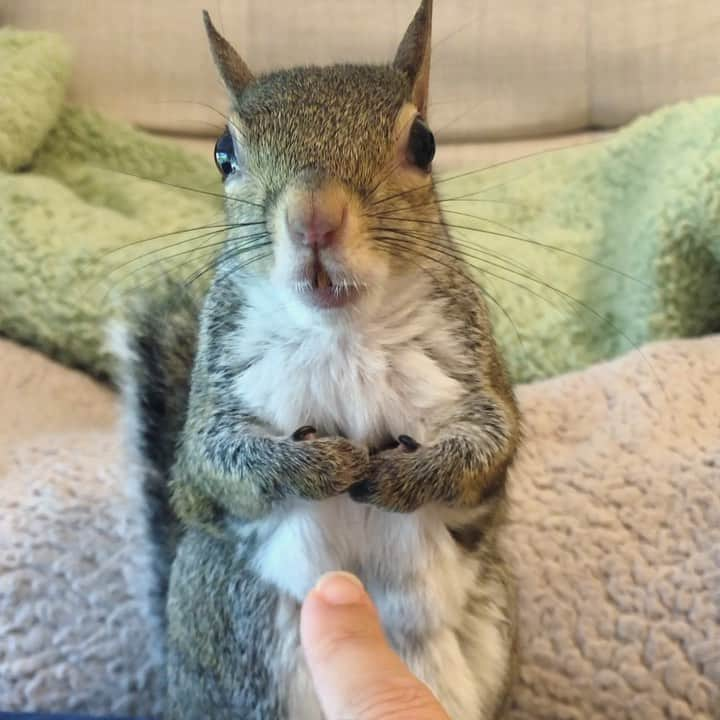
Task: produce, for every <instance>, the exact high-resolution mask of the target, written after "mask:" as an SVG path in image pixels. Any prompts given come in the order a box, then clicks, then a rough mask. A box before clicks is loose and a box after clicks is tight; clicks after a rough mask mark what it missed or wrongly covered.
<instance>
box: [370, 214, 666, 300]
mask: <svg viewBox="0 0 720 720" xmlns="http://www.w3.org/2000/svg"><path fill="white" fill-rule="evenodd" d="M445 212H449V213H455V214H461V215H465V216H467V217H475V216H474V215H471V214H469V213H458V212H457V211H453V210H447V211H445ZM374 217H379V218H383V219H385V220H395V221H400V222H407V223H421V224H423V225H435V226H440V227H447V228H450V229H454V230H468V231H471V232H479V233H483V234H485V235H493V236H495V237H501V238H507V239H510V240H518V241H519V242H524V243H528V244H530V245H534V246H536V247H540V248H543V249H545V250H552V251H554V252H558V253H562V254H563V255H568V256H570V257H574V258H576V259H578V260H582V261H584V262H587V263H589V264H591V265H595V266H596V267H598V268H602V269H603V270H607V271H608V272H613V273H616V274H617V275H620V276H621V277H624V278H626V279H627V280H631V281H633V282H635V283H637V284H638V285H642V286H643V287H645V288H647V289H648V290H654V289H655V286H654V285H653V284H651V283H648V282H646V281H645V280H641V279H640V278H636V277H634V276H632V275H630V274H628V273H626V272H624V271H622V270H618V269H617V268H614V267H612V266H610V265H606V264H605V263H603V262H600V260H595V259H594V258H589V257H586V256H585V255H581V254H580V253H576V252H575V251H574V250H568V249H567V248H563V247H560V246H559V245H550V244H549V243H544V242H541V241H540V240H533V239H532V238H528V237H524V236H522V235H512V234H510V233H502V232H498V231H495V230H487V229H485V228H478V227H472V226H470V225H458V224H456V223H446V222H443V221H439V220H423V219H419V218H402V217H397V216H393V215H384V214H379V213H378V214H376V215H375V216H374Z"/></svg>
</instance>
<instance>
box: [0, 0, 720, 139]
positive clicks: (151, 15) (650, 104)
mask: <svg viewBox="0 0 720 720" xmlns="http://www.w3.org/2000/svg"><path fill="white" fill-rule="evenodd" d="M416 4H417V0H394V1H393V2H387V0H362V2H361V1H360V0H348V1H347V2H345V3H338V2H330V0H305V1H304V2H301V3H299V2H293V1H290V0H243V1H242V2H236V1H234V0H233V1H232V2H230V1H224V0H213V1H212V2H209V1H208V0H183V2H173V1H172V0H153V1H152V2H147V0H124V1H123V2H97V1H96V0H72V2H60V1H58V0H22V1H18V0H0V22H4V23H10V24H13V25H17V26H19V27H25V28H43V29H52V30H58V31H60V32H62V33H63V34H64V35H65V36H66V37H67V38H68V39H69V40H70V42H71V43H72V45H73V46H74V48H75V52H76V70H75V73H74V76H73V85H72V96H73V98H74V99H76V100H79V101H82V102H87V103H90V104H91V105H94V106H96V107H98V108H100V109H102V110H105V111H108V112H110V113H112V114H114V115H116V116H120V117H123V118H126V119H128V120H130V121H131V122H134V123H137V124H139V125H141V126H144V127H146V128H149V129H153V130H159V131H172V132H176V133H182V134H188V133H195V134H200V135H209V134H213V133H214V132H215V130H214V127H218V126H220V125H221V124H222V117H221V116H220V115H219V114H218V113H216V112H215V111H213V110H210V109H208V108H206V107H203V105H202V104H203V103H207V104H209V105H212V106H214V107H215V108H216V109H217V110H218V111H220V113H222V112H223V111H224V108H225V105H226V101H225V97H224V93H223V90H222V88H221V87H220V84H219V82H218V81H217V79H216V76H215V72H214V70H213V68H212V63H211V61H210V57H209V55H208V51H207V48H206V46H205V38H204V33H203V29H202V23H201V18H200V11H201V8H202V7H205V6H207V7H209V9H210V11H211V12H212V14H213V16H214V18H215V20H216V21H217V23H218V25H219V27H220V28H221V29H222V30H223V31H224V32H225V33H226V34H227V35H228V36H229V37H230V38H231V39H232V41H233V42H234V43H235V44H236V45H237V47H238V48H239V49H240V50H241V52H242V53H243V54H244V55H245V57H246V59H247V60H248V62H249V63H250V64H251V66H252V67H253V68H254V69H255V70H256V71H264V70H269V69H271V68H274V67H278V66H281V65H288V64H294V63H303V62H306V63H308V62H312V63H328V62H332V61H336V60H350V61H384V60H387V59H390V57H391V56H392V53H393V51H394V49H395V46H396V44H397V42H398V39H399V38H400V36H401V34H402V32H403V29H404V27H405V25H406V24H407V22H408V20H409V18H410V17H411V15H412V13H413V11H414V9H415V6H416ZM713 20H715V21H718V20H720V4H719V3H718V2H717V0H693V1H692V2H685V3H683V2H679V1H678V2H668V0H643V2H640V1H639V0H636V1H635V2H627V0H602V2H591V0H553V2H538V0H484V1H483V2H480V1H479V0H445V1H444V2H438V3H436V11H435V28H434V37H435V40H434V60H433V68H434V69H433V88H432V97H433V104H432V107H431V113H432V116H433V125H434V127H435V128H436V129H437V130H438V131H439V136H440V137H441V138H445V139H452V140H454V141H463V140H464V141H470V140H477V139H480V138H482V139H497V138H506V137H529V136H534V135H544V134H552V133H560V132H569V131H574V130H578V129H582V128H586V127H589V126H595V125H600V126H614V125H617V124H619V123H623V122H625V121H627V120H629V119H630V118H632V117H634V116H635V115H637V114H638V113H641V112H645V111H648V110H651V109H653V108H655V107H657V106H659V105H662V104H664V103H667V102H671V101H674V100H678V99H680V98H690V97H695V96H698V95H702V94H707V93H711V92H720V55H719V54H718V51H717V44H716V42H715V33H713V32H712V22H713Z"/></svg>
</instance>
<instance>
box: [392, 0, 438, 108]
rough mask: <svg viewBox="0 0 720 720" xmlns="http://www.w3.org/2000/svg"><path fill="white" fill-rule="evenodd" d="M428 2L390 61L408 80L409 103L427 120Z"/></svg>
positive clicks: (421, 9)
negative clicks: (411, 102) (410, 87)
mask: <svg viewBox="0 0 720 720" xmlns="http://www.w3.org/2000/svg"><path fill="white" fill-rule="evenodd" d="M431 31H432V0H422V2H421V3H420V7H419V8H418V11H417V12H416V13H415V17H414V18H413V19H412V21H411V23H410V25H409V26H408V29H407V30H406V31H405V35H404V36H403V39H402V40H401V41H400V47H398V49H397V52H396V53H395V59H394V60H393V67H394V68H395V69H396V70H399V71H400V72H402V73H405V75H407V76H408V78H409V80H410V82H411V83H412V101H413V103H414V104H415V106H416V107H417V109H418V110H419V111H420V114H421V115H422V116H423V117H425V118H427V106H428V92H429V86H430V35H431Z"/></svg>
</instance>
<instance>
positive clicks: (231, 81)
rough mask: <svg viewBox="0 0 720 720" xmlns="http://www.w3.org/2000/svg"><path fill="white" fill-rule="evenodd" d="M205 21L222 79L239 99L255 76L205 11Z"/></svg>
mask: <svg viewBox="0 0 720 720" xmlns="http://www.w3.org/2000/svg"><path fill="white" fill-rule="evenodd" d="M203 20H204V21H205V30H206V32H207V36H208V40H209V41H210V52H211V53H212V56H213V60H214V61H215V65H216V66H217V69H218V71H219V72H220V77H221V78H222V80H223V82H224V83H225V87H226V88H227V89H228V92H230V93H231V94H232V95H233V96H235V97H238V96H240V95H242V92H243V90H245V88H246V87H247V86H248V85H249V84H250V83H251V82H252V81H253V80H254V78H253V74H252V73H251V72H250V69H249V68H248V66H247V65H246V64H245V61H244V60H243V59H242V58H241V57H240V56H239V55H238V54H237V51H236V50H235V48H234V47H233V46H232V45H231V44H230V43H229V42H228V41H227V40H226V39H225V38H224V37H223V36H222V35H221V34H220V33H219V32H218V31H217V30H216V29H215V26H214V25H213V24H212V20H211V19H210V15H209V14H208V11H207V10H203Z"/></svg>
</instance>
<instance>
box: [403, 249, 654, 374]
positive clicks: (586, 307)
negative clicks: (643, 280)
mask: <svg viewBox="0 0 720 720" xmlns="http://www.w3.org/2000/svg"><path fill="white" fill-rule="evenodd" d="M398 242H401V243H405V244H406V245H407V246H409V247H411V248H412V249H413V252H417V247H416V243H415V242H413V241H412V239H406V240H398ZM433 249H435V248H433ZM471 257H472V256H471ZM455 259H456V260H458V261H460V262H462V261H463V258H462V257H461V256H455ZM474 259H476V260H477V261H478V262H481V263H483V264H484V265H490V266H494V267H499V268H500V269H502V270H505V271H506V272H511V273H513V274H514V275H517V276H518V277H521V278H523V279H525V280H529V281H530V282H534V283H537V284H539V285H541V286H542V287H544V288H546V289H548V290H551V291H552V292H555V293H557V294H558V295H560V296H562V297H564V298H565V299H566V300H568V301H569V302H571V303H573V304H574V305H576V306H579V307H580V308H582V309H584V310H585V311H587V312H589V313H590V314H591V315H593V316H595V317H596V318H597V319H598V320H600V321H601V322H603V323H605V324H606V325H607V326H608V327H610V328H611V329H612V330H614V331H615V332H616V333H618V335H620V336H621V337H622V338H623V339H624V340H625V341H627V342H628V343H629V344H630V346H631V347H632V348H633V349H634V350H636V351H637V352H638V353H639V355H640V357H641V358H642V359H643V360H644V362H645V363H646V364H647V366H648V367H649V368H650V371H651V372H652V374H653V376H654V377H655V381H656V382H657V384H658V387H660V388H663V385H662V383H661V382H660V378H659V376H658V375H657V372H656V371H655V369H654V367H653V366H652V364H651V363H650V362H649V360H648V359H647V356H646V355H645V354H644V353H643V351H642V350H641V348H640V346H639V344H638V343H637V342H636V341H635V340H633V339H632V338H631V337H630V336H629V335H628V334H627V333H625V332H624V331H623V330H622V329H621V328H620V327H618V326H617V325H616V324H615V323H614V322H613V321H612V320H610V318H608V317H606V316H604V315H602V314H601V313H599V312H598V311H597V310H595V308H593V307H592V306H591V305H588V304H587V303H586V302H584V301H583V300H580V299H579V298H576V297H575V296H573V295H571V294H570V293H567V292H565V291H564V290H561V289H560V288H556V287H554V286H553V285H550V284H549V283H547V282H545V281H543V280H539V279H537V278H533V277H531V276H530V275H526V274H524V273H520V272H517V271H516V270H512V269H510V268H507V267H504V266H502V265H499V264H497V263H494V262H492V261H490V260H485V259H484V258H478V257H475V258H474ZM470 267H474V268H475V269H476V270H478V271H479V272H481V273H483V274H487V275H489V276H490V277H494V278H496V279H498V280H501V281H504V282H506V283H509V284H511V285H513V286H515V287H517V288H520V289H521V290H524V291H525V292H528V293H530V294H531V295H533V296H534V297H536V298H538V299H542V300H544V301H545V302H549V300H548V298H546V297H545V296H544V295H541V294H540V293H537V292H535V291H534V290H533V289H532V288H528V287H527V286H526V285H523V284H522V283H519V282H516V281H514V280H511V279H510V278H507V277H505V276H503V275H498V274H497V273H493V272H491V271H490V270H487V268H485V267H477V266H473V265H470ZM574 309H575V311H577V307H576V308H574Z"/></svg>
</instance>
